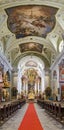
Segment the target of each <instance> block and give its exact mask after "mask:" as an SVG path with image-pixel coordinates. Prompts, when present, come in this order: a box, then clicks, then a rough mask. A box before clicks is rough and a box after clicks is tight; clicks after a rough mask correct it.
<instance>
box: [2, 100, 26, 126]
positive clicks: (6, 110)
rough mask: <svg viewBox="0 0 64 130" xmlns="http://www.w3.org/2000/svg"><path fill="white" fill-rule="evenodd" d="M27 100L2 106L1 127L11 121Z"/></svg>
mask: <svg viewBox="0 0 64 130" xmlns="http://www.w3.org/2000/svg"><path fill="white" fill-rule="evenodd" d="M25 102H26V100H25V99H21V100H16V101H11V102H8V103H2V104H1V105H0V126H1V125H2V124H3V123H4V122H5V121H7V120H8V119H9V117H11V116H12V115H13V114H14V113H15V112H16V111H17V110H18V109H20V108H21V107H22V106H23V104H25Z"/></svg>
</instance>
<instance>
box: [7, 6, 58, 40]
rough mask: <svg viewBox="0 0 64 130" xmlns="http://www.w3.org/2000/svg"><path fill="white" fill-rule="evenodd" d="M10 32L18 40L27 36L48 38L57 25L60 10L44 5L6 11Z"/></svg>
mask: <svg viewBox="0 0 64 130" xmlns="http://www.w3.org/2000/svg"><path fill="white" fill-rule="evenodd" d="M5 11H6V13H7V15H8V20H7V25H8V28H9V30H10V31H11V32H12V33H14V34H15V36H16V38H23V37H26V36H39V37H44V38H45V37H46V36H47V34H48V33H49V32H51V31H52V30H53V28H54V27H55V23H56V18H55V15H56V13H57V11H58V8H54V7H50V6H44V5H25V6H16V7H11V8H7V9H5Z"/></svg>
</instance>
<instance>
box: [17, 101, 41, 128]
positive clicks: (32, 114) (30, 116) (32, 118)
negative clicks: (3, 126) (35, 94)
mask: <svg viewBox="0 0 64 130" xmlns="http://www.w3.org/2000/svg"><path fill="white" fill-rule="evenodd" d="M18 130H43V128H42V126H41V124H40V121H39V119H38V116H37V114H36V111H35V108H34V105H33V104H32V103H31V104H29V106H28V109H27V111H26V114H25V116H24V118H23V120H22V122H21V124H20V127H19V129H18Z"/></svg>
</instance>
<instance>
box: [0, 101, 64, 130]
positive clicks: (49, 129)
mask: <svg viewBox="0 0 64 130" xmlns="http://www.w3.org/2000/svg"><path fill="white" fill-rule="evenodd" d="M34 106H35V108H36V112H37V114H38V117H39V119H40V122H41V124H42V127H43V128H44V130H64V126H62V125H61V124H60V123H58V122H57V121H56V120H54V119H53V118H52V117H50V116H49V115H48V114H47V113H46V112H45V110H44V109H42V108H41V107H40V106H38V104H36V103H35V104H34ZM27 108H28V103H26V104H25V105H24V106H23V107H22V108H21V109H19V110H18V111H17V113H16V114H15V115H14V116H13V117H12V118H10V119H9V120H8V121H7V122H5V123H4V125H2V126H1V127H0V130H18V127H19V125H20V123H21V121H22V119H23V117H24V114H25V112H26V110H27Z"/></svg>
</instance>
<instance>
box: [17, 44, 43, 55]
mask: <svg viewBox="0 0 64 130" xmlns="http://www.w3.org/2000/svg"><path fill="white" fill-rule="evenodd" d="M19 46H20V51H21V52H26V51H36V52H40V53H42V49H43V45H41V44H39V43H23V44H20V45H19Z"/></svg>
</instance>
